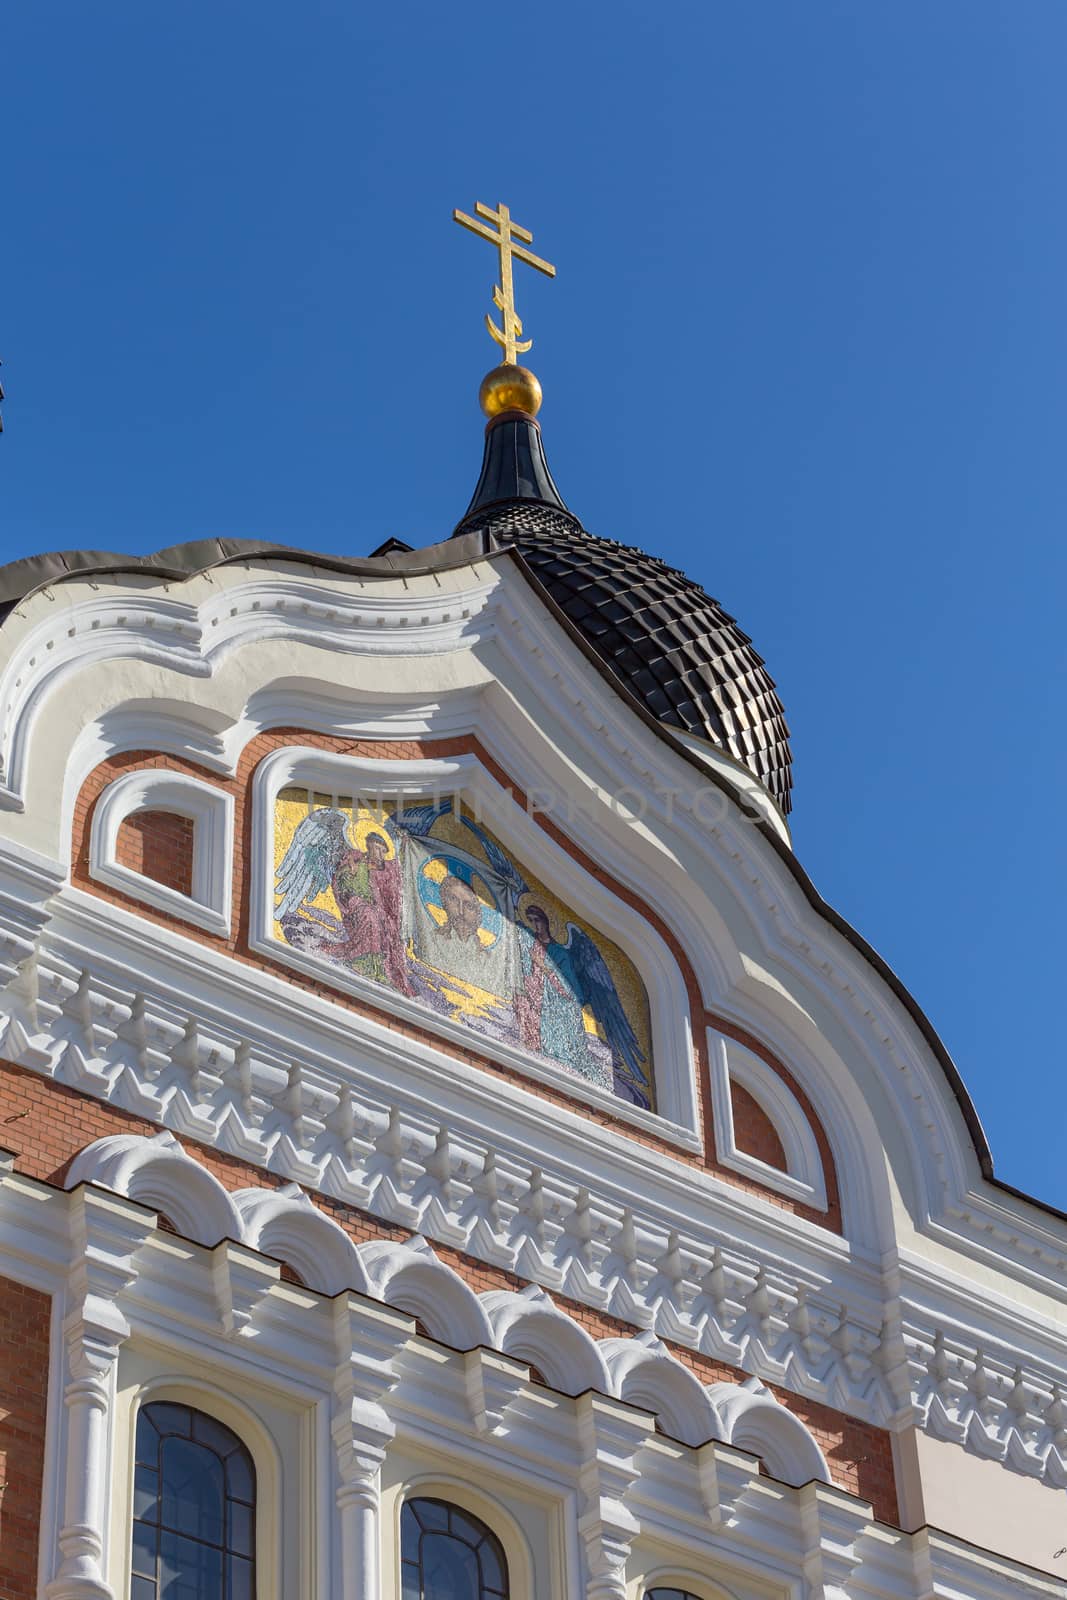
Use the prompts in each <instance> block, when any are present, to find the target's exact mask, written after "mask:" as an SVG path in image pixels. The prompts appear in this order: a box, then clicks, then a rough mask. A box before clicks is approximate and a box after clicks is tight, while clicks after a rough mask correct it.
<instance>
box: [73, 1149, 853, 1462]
mask: <svg viewBox="0 0 1067 1600" xmlns="http://www.w3.org/2000/svg"><path fill="white" fill-rule="evenodd" d="M67 1185H68V1187H69V1188H71V1189H73V1190H74V1191H75V1193H74V1199H75V1201H76V1202H77V1204H78V1206H79V1207H80V1208H81V1209H80V1210H79V1215H80V1214H81V1213H82V1212H83V1211H85V1209H86V1208H87V1207H88V1208H90V1211H91V1213H92V1215H94V1216H97V1215H100V1214H106V1213H107V1212H108V1208H109V1207H110V1208H111V1209H112V1210H116V1211H117V1212H118V1214H119V1216H120V1219H121V1222H122V1226H123V1232H122V1238H123V1239H124V1240H125V1239H126V1238H127V1235H128V1233H129V1221H128V1219H129V1215H131V1214H132V1213H131V1212H130V1207H129V1206H128V1205H126V1206H124V1207H123V1206H119V1205H118V1203H117V1202H115V1201H113V1200H111V1199H110V1198H109V1197H108V1195H107V1194H106V1193H105V1191H113V1192H114V1193H115V1194H117V1195H119V1196H121V1197H122V1198H123V1200H126V1201H135V1202H136V1205H137V1206H140V1207H142V1208H144V1212H142V1213H137V1214H136V1216H137V1221H138V1228H137V1230H135V1232H134V1235H133V1237H134V1238H135V1239H136V1241H137V1243H138V1244H140V1243H143V1241H144V1239H145V1238H146V1237H147V1236H148V1234H149V1233H150V1232H151V1231H152V1228H153V1225H154V1218H153V1217H151V1216H147V1215H146V1213H150V1212H155V1213H156V1215H159V1214H163V1215H165V1216H167V1218H168V1220H170V1221H172V1222H173V1219H174V1215H175V1212H176V1210H177V1207H176V1206H175V1196H176V1195H177V1194H179V1193H181V1194H183V1195H184V1197H185V1206H184V1209H182V1210H181V1211H179V1212H178V1214H179V1215H180V1216H181V1217H182V1222H183V1225H184V1226H185V1227H188V1235H187V1236H188V1237H189V1238H191V1239H193V1240H194V1241H196V1242H197V1243H200V1244H205V1245H211V1244H212V1243H213V1240H214V1235H215V1234H216V1233H217V1231H218V1228H219V1225H220V1222H221V1221H222V1220H223V1219H229V1225H230V1226H231V1227H232V1229H233V1232H232V1233H231V1234H230V1235H228V1236H227V1237H225V1238H223V1239H222V1240H220V1241H218V1242H217V1243H214V1244H213V1248H212V1250H211V1256H212V1266H211V1272H212V1279H213V1281H214V1280H218V1279H221V1280H223V1282H224V1285H225V1288H224V1291H223V1292H221V1293H219V1292H216V1304H217V1310H218V1318H219V1323H220V1325H221V1327H222V1330H223V1332H224V1333H225V1334H226V1335H227V1336H229V1337H233V1336H234V1335H249V1334H252V1333H254V1331H255V1330H254V1322H255V1316H256V1310H257V1307H258V1305H259V1304H260V1302H261V1301H262V1300H263V1298H264V1296H265V1295H266V1294H268V1293H269V1292H270V1289H271V1287H272V1286H273V1285H275V1284H277V1283H278V1282H279V1281H280V1263H281V1262H284V1263H285V1264H287V1265H289V1266H292V1267H293V1268H294V1270H296V1271H297V1272H298V1274H299V1275H300V1277H301V1278H302V1280H303V1282H304V1284H305V1285H306V1287H307V1288H308V1289H310V1290H312V1291H313V1292H315V1293H317V1294H322V1295H326V1296H329V1297H330V1298H331V1299H333V1300H334V1316H335V1333H336V1338H337V1345H338V1350H339V1351H345V1352H350V1357H346V1360H347V1362H348V1364H347V1365H346V1367H345V1372H344V1376H343V1379H342V1378H341V1377H338V1379H337V1382H336V1384H335V1392H336V1393H337V1394H338V1396H339V1399H341V1400H343V1408H344V1414H345V1418H346V1421H345V1424H344V1429H343V1430H342V1431H343V1433H344V1437H345V1438H346V1439H349V1442H351V1436H350V1433H349V1432H348V1428H349V1423H350V1422H351V1421H352V1418H353V1417H354V1418H355V1419H356V1422H357V1423H358V1431H359V1433H360V1437H361V1438H362V1439H363V1441H364V1443H363V1446H362V1447H361V1448H364V1449H365V1450H370V1445H369V1444H367V1436H368V1433H369V1431H373V1429H372V1424H373V1427H379V1426H380V1428H381V1431H382V1440H381V1452H384V1449H385V1446H386V1445H387V1443H388V1438H389V1437H391V1435H390V1434H389V1430H388V1427H387V1425H386V1423H385V1421H384V1420H383V1418H382V1416H381V1415H380V1414H379V1411H378V1410H376V1409H375V1408H376V1407H378V1406H379V1403H380V1401H381V1400H382V1397H383V1396H384V1394H385V1393H386V1392H387V1391H388V1389H389V1388H390V1387H392V1385H393V1384H394V1383H395V1381H396V1376H397V1374H396V1368H395V1357H396V1355H397V1353H398V1351H399V1350H400V1348H401V1347H402V1346H403V1345H404V1344H405V1343H406V1342H407V1340H408V1338H409V1337H410V1335H411V1333H412V1332H413V1330H414V1326H415V1323H416V1321H417V1322H418V1323H419V1324H421V1326H422V1327H423V1328H424V1330H425V1332H426V1333H427V1334H428V1335H429V1336H430V1337H431V1338H434V1339H436V1340H437V1341H438V1342H439V1343H441V1344H444V1345H447V1346H449V1347H450V1348H452V1349H454V1350H458V1351H466V1352H471V1353H473V1352H475V1351H478V1350H487V1351H491V1352H493V1353H494V1354H495V1355H497V1356H499V1357H503V1358H506V1359H505V1360H504V1361H503V1362H501V1363H498V1365H497V1368H496V1371H497V1373H498V1374H499V1373H504V1374H505V1375H506V1382H505V1388H507V1387H508V1386H509V1385H510V1384H511V1379H512V1375H513V1374H514V1373H515V1372H516V1370H521V1369H522V1368H526V1369H529V1368H531V1367H532V1368H533V1369H534V1370H535V1371H536V1372H537V1373H538V1375H539V1378H540V1380H542V1381H544V1382H545V1383H546V1384H547V1385H548V1386H549V1387H550V1388H552V1389H555V1390H557V1391H558V1392H559V1393H561V1394H566V1395H574V1396H578V1397H582V1396H588V1395H589V1394H590V1393H594V1392H595V1393H597V1394H599V1395H600V1396H602V1397H603V1396H610V1397H611V1398H613V1399H614V1400H617V1401H619V1402H621V1403H622V1404H623V1405H624V1406H625V1407H629V1408H631V1409H632V1410H633V1411H635V1412H636V1411H637V1410H638V1409H639V1410H640V1413H641V1419H640V1428H639V1432H640V1433H641V1434H642V1435H646V1434H647V1433H648V1432H649V1430H650V1429H651V1426H652V1424H651V1422H650V1421H649V1417H650V1416H653V1417H655V1418H656V1419H657V1421H658V1422H659V1424H660V1426H661V1427H662V1429H663V1431H664V1432H665V1433H669V1434H671V1435H672V1437H677V1438H678V1439H679V1441H680V1442H681V1443H683V1444H688V1445H691V1446H693V1447H697V1446H700V1445H703V1444H705V1443H707V1442H708V1441H709V1440H718V1441H721V1442H723V1443H731V1444H733V1445H734V1446H735V1447H736V1448H738V1449H743V1450H746V1451H748V1452H750V1453H751V1454H763V1453H764V1452H766V1455H767V1460H768V1464H770V1463H771V1462H773V1463H774V1465H775V1466H776V1467H778V1468H780V1469H781V1473H782V1481H783V1482H789V1483H794V1482H796V1483H803V1482H806V1481H807V1480H808V1479H809V1478H811V1477H814V1476H818V1477H819V1478H820V1479H821V1480H822V1481H824V1482H827V1483H828V1482H829V1481H830V1474H829V1469H828V1467H827V1465H826V1461H825V1459H824V1458H823V1456H822V1453H821V1452H820V1450H819V1447H818V1445H817V1444H816V1442H815V1440H814V1438H813V1437H812V1435H811V1434H810V1433H809V1432H808V1430H807V1429H806V1428H805V1426H804V1424H803V1423H802V1422H801V1421H800V1420H799V1418H797V1417H794V1416H793V1414H792V1413H791V1412H790V1411H789V1410H788V1409H787V1408H786V1407H785V1406H784V1405H783V1404H782V1403H781V1402H780V1401H779V1400H777V1399H776V1398H775V1397H774V1395H772V1394H771V1392H770V1391H769V1390H767V1389H765V1388H763V1386H762V1385H756V1386H755V1388H753V1387H752V1386H751V1385H746V1386H744V1387H742V1388H738V1387H736V1386H734V1385H732V1384H727V1383H718V1384H715V1385H713V1386H712V1387H711V1388H710V1389H709V1388H706V1387H705V1386H704V1385H702V1384H701V1383H700V1382H699V1380H698V1379H697V1378H696V1377H695V1376H694V1375H693V1374H692V1373H691V1372H689V1371H688V1369H687V1368H685V1367H683V1366H682V1364H681V1362H679V1361H678V1359H677V1357H676V1356H674V1355H673V1354H672V1353H671V1352H670V1351H669V1350H668V1349H667V1347H666V1346H665V1345H663V1344H662V1343H661V1342H660V1341H659V1340H657V1339H655V1338H649V1337H641V1336H639V1337H638V1338H637V1339H636V1340H632V1341H631V1340H627V1339H620V1338H610V1339H603V1340H600V1341H599V1342H598V1341H597V1340H595V1339H593V1338H592V1336H591V1335H590V1334H589V1333H588V1332H587V1331H586V1329H585V1328H583V1327H582V1326H581V1324H580V1323H579V1322H576V1321H575V1320H574V1318H573V1317H571V1316H569V1315H568V1314H567V1313H566V1312H565V1311H563V1310H561V1309H560V1307H559V1306H558V1305H557V1304H556V1303H555V1301H554V1300H553V1299H552V1298H551V1296H549V1295H547V1294H546V1293H545V1292H544V1290H542V1289H540V1288H538V1287H537V1286H536V1285H533V1284H531V1285H528V1286H527V1287H526V1288H525V1289H522V1290H500V1289H490V1290H486V1291H484V1292H483V1293H481V1294H476V1293H475V1292H474V1290H473V1289H472V1288H471V1287H470V1285H469V1284H468V1283H467V1282H466V1281H465V1280H464V1279H463V1278H461V1277H460V1275H459V1274H458V1273H457V1272H455V1271H453V1269H452V1268H451V1267H449V1266H448V1265H447V1264H446V1263H445V1262H443V1261H442V1260H441V1259H440V1258H439V1257H438V1256H437V1255H436V1254H435V1253H434V1251H433V1248H432V1247H431V1245H430V1244H429V1242H428V1241H427V1240H426V1239H424V1238H421V1237H418V1236H416V1237H415V1238H413V1239H411V1240H408V1241H406V1242H399V1241H396V1240H384V1239H382V1240H379V1239H375V1240H370V1241H367V1242H365V1243H363V1244H359V1245H356V1244H354V1243H353V1242H352V1240H351V1239H349V1237H348V1235H347V1234H346V1233H345V1232H344V1230H343V1229H342V1228H341V1227H340V1225H339V1224H338V1223H336V1222H334V1221H333V1220H332V1219H331V1218H329V1217H327V1216H326V1215H325V1214H324V1213H323V1212H322V1211H321V1210H320V1209H319V1208H318V1207H317V1206H316V1205H314V1203H313V1202H312V1201H311V1200H310V1199H309V1198H308V1197H307V1195H305V1194H303V1193H299V1192H297V1191H296V1190H295V1188H294V1187H292V1186H290V1187H287V1188H286V1189H283V1190H276V1189H243V1190H241V1191H239V1192H238V1193H237V1194H236V1195H230V1194H229V1193H228V1192H227V1191H226V1190H225V1189H224V1188H223V1186H222V1184H221V1183H220V1182H219V1180H218V1179H217V1178H216V1177H215V1176H214V1175H213V1174H212V1173H211V1172H209V1171H208V1169H207V1168H206V1167H204V1166H202V1165H201V1164H200V1163H199V1162H198V1161H196V1160H194V1158H193V1157H192V1156H190V1155H189V1154H187V1152H186V1151H185V1150H184V1149H183V1148H182V1146H181V1145H180V1144H179V1143H178V1142H177V1140H176V1139H174V1137H173V1136H172V1135H171V1134H169V1133H166V1132H163V1133H158V1134H154V1135H148V1134H112V1135H110V1136H108V1137H106V1138H103V1139H97V1140H96V1141H95V1142H94V1143H93V1144H90V1145H87V1146H86V1148H85V1149H84V1150H82V1151H81V1152H80V1154H79V1155H78V1156H77V1157H76V1159H75V1160H74V1162H72V1164H71V1167H70V1171H69V1174H68V1177H67ZM175 1226H177V1224H175ZM267 1249H270V1250H271V1251H272V1252H276V1253H277V1254H276V1255H275V1256H274V1258H273V1259H272V1256H270V1255H267V1254H265V1253H264V1251H265V1250H267ZM110 1259H111V1258H110V1257H106V1258H105V1257H104V1256H102V1255H101V1254H100V1252H99V1251H97V1252H96V1254H95V1255H91V1259H90V1263H89V1266H90V1268H91V1267H92V1264H93V1262H94V1261H97V1260H100V1261H105V1260H106V1261H107V1262H110ZM346 1278H347V1280H348V1281H347V1282H346V1281H344V1280H345V1279H346ZM128 1281H132V1276H131V1275H130V1274H129V1272H128V1270H127V1268H126V1265H125V1256H124V1257H123V1261H122V1270H121V1271H119V1272H118V1274H117V1276H114V1281H113V1287H112V1293H111V1295H110V1301H112V1302H113V1301H114V1299H115V1298H116V1296H117V1294H118V1293H119V1292H120V1291H121V1289H122V1288H123V1287H125V1286H126V1283H127V1282H128ZM351 1295H361V1296H371V1297H373V1298H374V1299H376V1300H379V1301H381V1302H382V1303H383V1305H386V1306H388V1307H389V1308H390V1312H391V1313H399V1315H386V1314H385V1313H383V1314H382V1316H381V1317H378V1318H377V1319H376V1320H375V1321H374V1325H373V1328H372V1329H371V1330H370V1332H368V1328H367V1326H366V1324H365V1323H361V1324H360V1327H359V1338H358V1340H356V1342H355V1343H353V1332H352V1330H353V1328H354V1327H355V1326H356V1323H357V1321H358V1320H359V1316H361V1315H362V1313H361V1312H360V1311H359V1308H358V1307H357V1308H356V1310H355V1311H353V1310H352V1308H351V1307H350V1306H349V1299H350V1296H351ZM114 1315H116V1316H117V1315H118V1313H117V1312H116V1313H114ZM117 1326H118V1329H119V1331H118V1333H117V1335H116V1342H117V1341H118V1340H119V1339H120V1338H123V1337H125V1336H126V1333H125V1332H124V1331H123V1330H125V1329H126V1324H125V1322H124V1321H122V1320H121V1318H120V1320H119V1323H118V1324H117ZM368 1340H369V1342H368ZM630 1345H632V1346H633V1348H632V1350H631V1349H629V1348H628V1347H629V1346H630ZM523 1375H524V1376H525V1374H523ZM731 1397H733V1398H734V1400H735V1403H734V1404H733V1405H731V1404H730V1400H731ZM483 1398H484V1375H483ZM353 1408H354V1409H353ZM482 1409H483V1410H484V1409H485V1407H484V1405H483V1408H482ZM490 1409H492V1408H490ZM499 1409H500V1410H503V1409H504V1407H500V1408H499ZM338 1426H340V1424H338ZM336 1438H337V1427H335V1440H336ZM373 1453H374V1452H373V1451H371V1454H372V1455H373ZM379 1464H380V1462H379ZM353 1470H354V1469H353ZM368 1470H370V1469H368ZM351 1478H352V1474H351V1472H348V1473H347V1481H350V1480H351Z"/></svg>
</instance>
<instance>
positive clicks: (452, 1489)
mask: <svg viewBox="0 0 1067 1600" xmlns="http://www.w3.org/2000/svg"><path fill="white" fill-rule="evenodd" d="M509 1499H511V1497H510V1496H509ZM409 1500H444V1501H446V1502H447V1503H448V1504H450V1505H454V1506H457V1507H458V1508H459V1510H461V1511H465V1512H468V1513H469V1514H470V1515H471V1516H473V1517H476V1518H477V1519H478V1521H479V1522H482V1523H484V1525H485V1526H486V1527H487V1528H488V1529H490V1531H491V1532H492V1533H493V1534H494V1535H495V1536H496V1538H497V1540H498V1541H499V1543H500V1545H501V1547H502V1549H503V1551H504V1556H505V1559H506V1561H507V1566H508V1585H509V1600H535V1597H538V1596H540V1595H542V1594H554V1593H557V1592H560V1591H559V1590H558V1588H557V1587H556V1583H555V1582H554V1581H553V1575H552V1573H551V1571H550V1570H547V1569H548V1568H549V1567H550V1566H551V1565H555V1564H556V1561H555V1558H554V1557H553V1556H550V1554H549V1551H548V1549H547V1548H545V1549H543V1550H542V1549H538V1550H537V1552H536V1555H537V1560H536V1563H535V1550H534V1547H533V1544H532V1543H531V1540H530V1538H529V1537H528V1536H527V1533H526V1530H525V1529H524V1527H523V1524H522V1509H521V1507H518V1506H515V1505H513V1504H512V1505H505V1504H504V1503H503V1501H502V1500H501V1499H500V1498H498V1497H497V1496H494V1495H489V1494H487V1493H485V1491H484V1490H482V1489H479V1488H475V1487H474V1486H473V1485H472V1484H471V1483H469V1482H467V1481H465V1480H463V1479H459V1478H454V1477H452V1476H451V1475H450V1474H441V1473H433V1472H428V1473H426V1474H425V1475H424V1474H422V1473H419V1472H415V1473H412V1474H409V1475H405V1476H404V1477H403V1478H401V1479H400V1480H398V1481H397V1482H396V1483H394V1484H392V1485H391V1486H388V1487H385V1488H383V1495H382V1516H383V1526H384V1528H385V1530H386V1532H385V1535H384V1538H383V1545H384V1554H385V1562H384V1569H383V1572H382V1600H400V1595H401V1550H402V1525H401V1518H402V1514H403V1510H404V1506H405V1504H406V1503H407V1501H409ZM541 1542H542V1541H541V1540H538V1539H537V1537H536V1535H535V1540H534V1544H540V1543H541ZM535 1571H536V1572H537V1574H538V1577H537V1581H535V1577H534V1574H535Z"/></svg>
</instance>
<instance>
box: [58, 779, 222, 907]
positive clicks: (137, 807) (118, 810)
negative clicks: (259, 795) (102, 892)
mask: <svg viewBox="0 0 1067 1600" xmlns="http://www.w3.org/2000/svg"><path fill="white" fill-rule="evenodd" d="M149 810H151V811H169V812H174V813H176V814H177V815H178V816H180V817H186V818H188V820H189V821H190V822H192V824H193V861H192V893H191V894H181V893H180V892H179V891H178V890H177V889H171V888H168V886H167V885H166V884H165V883H157V882H156V881H155V879H154V878H146V877H145V876H144V874H143V873H140V872H134V871H133V869H132V868H130V867H127V866H124V865H123V863H122V862H121V861H120V860H119V859H118V855H117V850H118V839H119V829H120V828H121V826H122V824H123V823H124V822H125V821H126V820H127V818H129V817H132V816H135V815H136V813H137V812H139V811H149ZM89 873H90V876H92V877H93V878H95V879H96V880H97V882H98V883H103V884H106V885H107V886H108V887H109V888H111V889H118V890H119V891H120V892H121V893H122V894H128V895H132V896H133V897H134V899H136V900H143V901H144V902H145V904H146V905H150V906H152V907H153V908H154V909H155V910H156V911H162V912H163V913H164V914H165V915H167V916H172V917H178V918H180V919H181V921H183V922H191V923H193V924H195V926H196V927H198V928H205V929H206V930H207V932H208V933H215V934H219V935H221V936H222V937H223V938H226V937H228V935H229V932H230V901H231V899H232V885H233V796H232V795H231V794H229V793H227V791H226V790H225V789H219V788H217V787H216V786H215V785H214V784H211V783H205V782H204V781H203V780H202V779H200V778H192V777H188V776H186V775H185V774H184V773H180V772H168V771H166V770H165V769H162V768H159V767H154V768H150V769H147V770H145V771H143V772H127V773H124V774H123V776H122V777H121V778H116V779H115V780H114V782H112V783H109V784H108V786H107V788H106V789H105V790H104V792H103V793H102V794H101V796H100V798H99V799H98V800H97V803H96V806H95V808H94V810H93V822H92V829H91V831H90V835H89Z"/></svg>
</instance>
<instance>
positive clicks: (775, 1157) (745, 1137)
mask: <svg viewBox="0 0 1067 1600" xmlns="http://www.w3.org/2000/svg"><path fill="white" fill-rule="evenodd" d="M730 1101H731V1104H732V1107H733V1113H734V1144H735V1145H736V1146H737V1148H738V1149H739V1150H741V1151H743V1152H744V1154H745V1155H746V1156H755V1158H756V1160H757V1161H765V1162H766V1164H767V1165H768V1166H769V1167H774V1168H775V1170H776V1171H778V1172H785V1171H786V1163H785V1149H784V1147H783V1145H782V1141H781V1139H780V1138H779V1137H778V1130H777V1128H776V1127H775V1126H774V1123H773V1122H772V1121H771V1119H770V1117H769V1116H768V1115H767V1113H766V1111H764V1109H763V1107H762V1106H761V1105H760V1103H759V1101H758V1100H757V1099H756V1098H755V1097H754V1096H753V1095H750V1094H749V1092H748V1090H747V1089H743V1088H742V1087H741V1085H740V1084H739V1083H731V1084H730Z"/></svg>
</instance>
